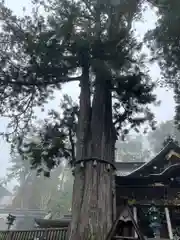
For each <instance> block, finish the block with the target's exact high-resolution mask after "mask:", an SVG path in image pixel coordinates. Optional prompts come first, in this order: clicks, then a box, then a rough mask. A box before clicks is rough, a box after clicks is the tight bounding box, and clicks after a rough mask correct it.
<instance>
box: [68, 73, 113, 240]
mask: <svg viewBox="0 0 180 240" xmlns="http://www.w3.org/2000/svg"><path fill="white" fill-rule="evenodd" d="M109 84H110V83H109V82H108V81H106V80H105V79H104V80H103V84H102V79H101V78H98V77H97V78H96V81H95V92H94V98H93V103H92V108H91V107H90V91H89V90H87V89H88V87H87V86H86V91H85V87H84V88H83V86H82V85H81V96H80V116H79V129H78V131H79V134H78V145H77V160H79V159H84V158H85V159H86V158H88V159H91V158H92V159H94V158H98V159H102V160H105V161H110V162H111V163H112V162H113V161H114V146H115V134H114V129H113V124H112V98H111V91H110V85H109ZM113 178H114V176H113V169H110V170H108V169H107V164H105V163H102V162H97V165H96V167H95V166H94V165H93V161H87V162H86V163H85V165H84V168H81V167H80V166H79V165H77V166H76V169H75V179H74V190H73V204H72V222H71V230H70V234H69V237H68V239H69V240H104V239H105V237H106V235H107V233H108V231H109V230H110V228H111V225H112V221H113V198H112V196H113V195H112V184H113Z"/></svg>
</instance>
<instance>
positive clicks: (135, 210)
mask: <svg viewBox="0 0 180 240" xmlns="http://www.w3.org/2000/svg"><path fill="white" fill-rule="evenodd" d="M133 217H134V220H135V222H136V223H137V208H136V207H135V206H134V207H133ZM134 237H135V238H137V237H138V235H137V232H136V230H135V229H134Z"/></svg>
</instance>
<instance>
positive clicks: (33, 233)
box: [0, 228, 67, 240]
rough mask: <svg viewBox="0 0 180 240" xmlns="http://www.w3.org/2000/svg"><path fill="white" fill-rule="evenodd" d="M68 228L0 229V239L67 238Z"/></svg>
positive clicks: (51, 239)
mask: <svg viewBox="0 0 180 240" xmlns="http://www.w3.org/2000/svg"><path fill="white" fill-rule="evenodd" d="M66 235H67V228H48V229H35V230H14V231H0V240H38V239H39V240H65V239H66Z"/></svg>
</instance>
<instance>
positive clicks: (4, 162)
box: [0, 0, 174, 178]
mask: <svg viewBox="0 0 180 240" xmlns="http://www.w3.org/2000/svg"><path fill="white" fill-rule="evenodd" d="M5 3H6V5H7V6H8V7H10V8H11V9H12V10H13V11H15V13H16V14H18V15H21V14H22V8H23V6H25V7H26V10H27V11H30V9H31V4H30V1H29V0H17V1H15V0H6V1H5ZM155 21H156V16H155V14H154V13H153V12H151V11H150V10H147V11H146V12H145V15H144V22H143V23H137V24H135V28H136V30H137V34H138V36H139V37H142V36H143V34H144V33H145V32H146V31H147V30H148V29H150V28H153V27H154V24H155ZM150 73H151V76H152V78H153V80H154V81H156V80H157V79H158V78H160V71H159V68H158V66H157V65H155V64H154V65H153V66H151V67H150ZM62 92H63V93H68V94H69V95H71V96H72V97H73V99H75V100H77V98H78V94H79V89H78V85H77V84H76V83H72V84H68V85H66V86H65V87H64V89H63V91H62ZM62 92H61V93H59V92H56V93H55V94H56V99H55V100H54V101H53V102H51V103H50V104H48V106H47V109H48V108H49V109H50V108H55V106H57V107H58V105H59V101H60V98H61V96H62ZM156 94H157V96H158V99H159V100H161V101H162V103H161V105H160V107H156V108H155V107H152V109H153V111H154V113H155V115H156V119H157V121H158V122H161V121H166V120H168V119H172V118H173V115H174V101H173V94H172V92H170V91H166V90H165V89H157V90H156ZM37 114H38V115H39V116H40V112H37ZM42 117H43V116H42V113H41V118H42ZM6 122H7V120H6V119H2V120H0V131H2V130H3V129H5V127H6ZM0 154H1V168H0V178H1V177H3V176H5V174H6V168H7V166H8V161H9V146H8V144H6V143H5V142H4V141H3V140H1V141H0Z"/></svg>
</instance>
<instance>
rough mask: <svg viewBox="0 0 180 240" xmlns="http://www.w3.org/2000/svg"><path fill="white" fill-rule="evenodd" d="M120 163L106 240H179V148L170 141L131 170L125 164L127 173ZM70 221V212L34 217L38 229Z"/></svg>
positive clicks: (64, 226)
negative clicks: (113, 211)
mask: <svg viewBox="0 0 180 240" xmlns="http://www.w3.org/2000/svg"><path fill="white" fill-rule="evenodd" d="M133 164H135V163H133V162H132V165H133ZM120 166H121V164H120V163H117V164H116V176H115V183H116V194H115V196H114V197H115V200H116V201H115V202H116V206H115V209H116V211H115V216H114V220H113V221H114V223H113V226H112V229H111V230H110V232H109V234H108V236H107V239H105V240H112V239H114V240H115V239H123V240H126V239H129V240H136V239H138V240H144V239H155V238H156V239H157V238H158V239H170V240H172V239H176V240H179V239H180V147H179V146H177V145H176V144H175V143H174V142H173V141H171V142H169V143H168V144H167V145H166V146H165V147H164V148H163V149H162V150H161V151H160V152H159V153H158V154H157V155H156V156H155V157H154V158H153V159H152V160H150V161H149V162H146V163H138V164H137V166H136V167H135V165H134V166H133V168H132V167H130V168H131V171H130V172H128V169H127V168H128V167H127V166H126V172H127V173H126V174H123V173H122V168H120ZM128 166H130V164H128ZM70 221H71V215H66V216H64V217H63V218H61V219H56V220H52V219H51V220H50V219H42V218H38V219H37V218H36V219H35V222H36V224H37V226H38V229H39V230H38V231H44V230H43V229H46V230H49V229H51V230H52V231H53V229H54V231H57V229H64V230H66V231H67V227H68V225H69V223H70ZM29 232H30V231H29ZM64 234H65V232H64ZM63 236H64V235H63ZM18 239H19V240H21V239H20V238H18ZM26 239H30V238H28V237H27V238H26ZM44 239H49V240H50V239H51V238H50V237H46V238H44ZM52 239H53V240H54V239H62V240H64V237H62V238H60V237H59V238H52ZM12 240H13V238H12Z"/></svg>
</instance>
